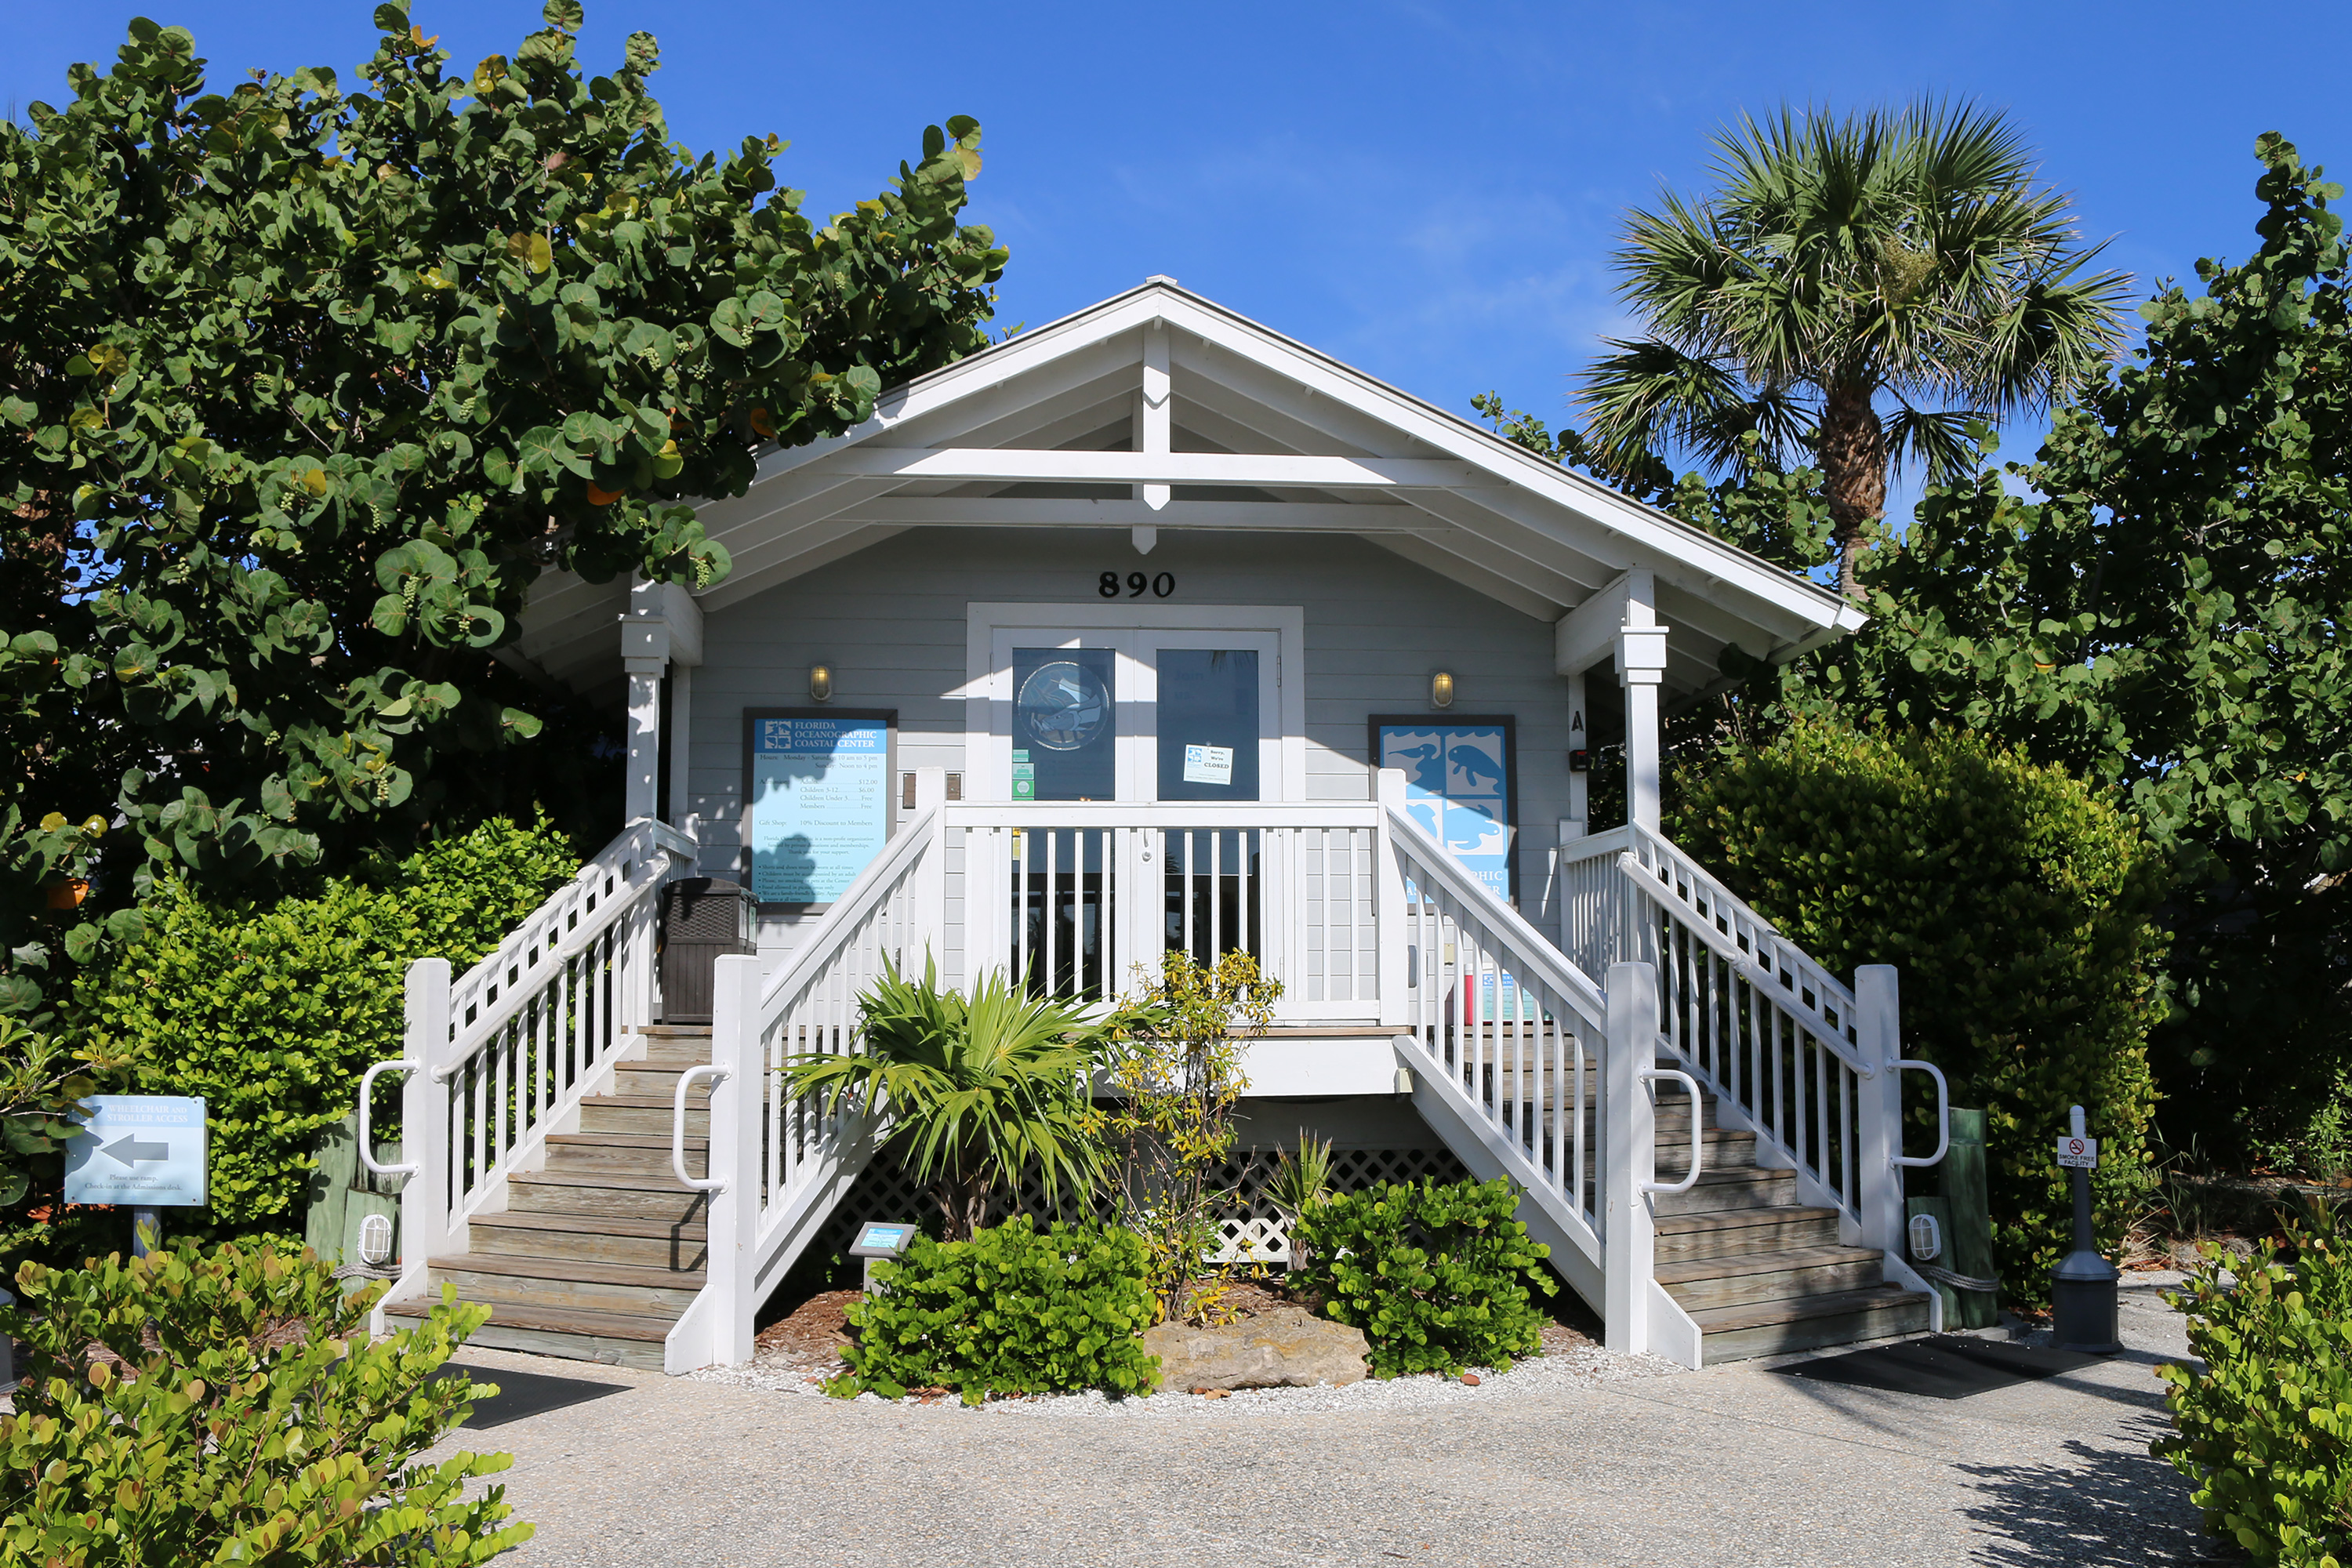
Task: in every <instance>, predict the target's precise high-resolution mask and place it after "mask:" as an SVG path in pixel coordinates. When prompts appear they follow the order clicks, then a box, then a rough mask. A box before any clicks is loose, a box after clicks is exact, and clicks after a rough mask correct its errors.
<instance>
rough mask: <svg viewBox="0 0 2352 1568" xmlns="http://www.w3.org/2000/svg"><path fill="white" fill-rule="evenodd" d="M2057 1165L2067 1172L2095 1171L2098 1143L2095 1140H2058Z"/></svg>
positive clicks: (2097, 1161)
mask: <svg viewBox="0 0 2352 1568" xmlns="http://www.w3.org/2000/svg"><path fill="white" fill-rule="evenodd" d="M2058 1163H2059V1164H2060V1165H2062V1166H2064V1167H2065V1168H2066V1169H2068V1170H2084V1171H2095V1170H2097V1169H2098V1168H2099V1141H2098V1140H2097V1139H2095V1138H2061V1139H2059V1140H2058Z"/></svg>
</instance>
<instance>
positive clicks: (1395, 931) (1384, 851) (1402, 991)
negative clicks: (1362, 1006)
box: [1372, 768, 1412, 1025]
mask: <svg viewBox="0 0 2352 1568" xmlns="http://www.w3.org/2000/svg"><path fill="white" fill-rule="evenodd" d="M1372 781H1373V784H1372V792H1373V798H1375V799H1376V800H1378V801H1379V802H1380V804H1381V815H1380V817H1379V819H1378V820H1377V821H1376V822H1375V823H1374V824H1373V827H1372V833H1373V838H1372V854H1373V871H1374V874H1375V875H1376V876H1377V877H1378V878H1379V879H1380V881H1379V885H1378V886H1377V887H1375V888H1374V889H1373V891H1372V896H1373V898H1374V899H1376V900H1379V901H1378V903H1377V904H1376V905H1375V906H1374V908H1373V911H1372V914H1373V919H1374V920H1376V921H1378V922H1379V926H1378V929H1377V931H1375V933H1374V935H1373V943H1374V951H1375V952H1377V953H1378V955H1379V958H1378V963H1379V974H1380V987H1381V1023H1382V1024H1392V1025H1402V1024H1407V1023H1410V1022H1411V1021H1412V1009H1411V1007H1410V1006H1409V1005H1408V1003H1409V998H1408V997H1407V995H1406V991H1407V989H1408V985H1409V980H1408V975H1409V973H1410V971H1409V967H1408V960H1409V959H1410V957H1411V956H1412V955H1410V954H1408V953H1407V952H1405V947H1406V944H1407V942H1408V939H1409V938H1410V936H1411V934H1412V921H1411V920H1410V919H1409V918H1408V917H1407V914H1406V910H1405V905H1404V899H1405V893H1404V873H1403V871H1402V870H1401V869H1399V868H1398V866H1397V858H1396V846H1395V845H1394V844H1392V843H1391V841H1390V838H1389V813H1391V812H1392V811H1399V812H1401V811H1402V810H1403V809H1404V770H1403V769H1402V768H1381V770H1379V771H1378V772H1377V773H1373V775H1372Z"/></svg>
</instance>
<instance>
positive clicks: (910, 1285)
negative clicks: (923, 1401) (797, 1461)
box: [835, 1215, 1160, 1405]
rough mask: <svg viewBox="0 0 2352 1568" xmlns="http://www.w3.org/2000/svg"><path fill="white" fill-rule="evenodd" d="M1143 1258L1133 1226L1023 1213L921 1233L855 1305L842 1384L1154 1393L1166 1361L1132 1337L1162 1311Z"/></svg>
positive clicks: (898, 1389) (880, 1390) (976, 1395)
mask: <svg viewBox="0 0 2352 1568" xmlns="http://www.w3.org/2000/svg"><path fill="white" fill-rule="evenodd" d="M1148 1264H1149V1258H1148V1257H1147V1255H1146V1252H1145V1249H1144V1245H1143V1241H1142V1239H1141V1238H1140V1237H1138V1236H1136V1235H1135V1233H1134V1232H1132V1231H1128V1230H1120V1229H1117V1228H1113V1227H1109V1226H1099V1225H1082V1226H1067V1225H1064V1224H1062V1223H1060V1222H1059V1221H1056V1222H1055V1225H1054V1226H1053V1228H1052V1229H1050V1230H1048V1231H1046V1232H1045V1234H1043V1235H1040V1234H1039V1233H1038V1231H1037V1229H1036V1227H1035V1226H1034V1225H1033V1224H1032V1223H1031V1221H1030V1219H1029V1216H1028V1215H1019V1216H1016V1217H1015V1218H1013V1219H1010V1220H1007V1221H1006V1222H1005V1223H1004V1224H1003V1225H1000V1226H993V1227H992V1228H990V1229H987V1230H982V1231H976V1232H974V1233H973V1235H972V1238H971V1240H970V1241H951V1242H940V1241H933V1240H932V1239H931V1238H930V1237H917V1238H916V1240H915V1243H914V1245H913V1246H912V1247H908V1249H907V1256H906V1258H905V1259H904V1260H903V1261H902V1262H898V1263H887V1264H883V1265H881V1266H879V1267H877V1268H876V1269H875V1281H876V1284H877V1287H878V1289H877V1293H876V1294H875V1295H873V1296H871V1297H868V1298H867V1299H866V1300H862V1301H858V1302H855V1303H853V1304H852V1305H851V1307H850V1309H849V1326H850V1329H851V1331H852V1332H853V1333H854V1334H855V1335H856V1341H857V1342H856V1345H854V1346H853V1347H852V1348H851V1349H850V1350H849V1351H848V1352H847V1353H846V1354H845V1358H844V1359H845V1360H846V1361H847V1362H848V1363H849V1366H850V1372H849V1374H848V1375H847V1377H845V1379H843V1380H842V1383H841V1385H840V1386H839V1387H838V1388H836V1389H835V1392H837V1393H841V1394H856V1393H859V1392H863V1391H867V1390H870V1391H872V1392H874V1393H876V1394H881V1395H883V1396H884V1397H885V1398H888V1399H896V1398H898V1397H899V1396H900V1395H901V1394H905V1393H906V1392H907V1390H908V1389H909V1388H952V1389H954V1390H955V1391H956V1392H957V1393H959V1394H962V1395H963V1399H964V1403H965V1404H967V1405H977V1404H979V1403H980V1402H981V1400H982V1397H983V1396H984V1395H986V1394H991V1393H995V1394H1055V1393H1067V1392H1071V1391H1075V1390H1079V1389H1087V1388H1099V1389H1102V1390H1104V1391H1105V1392H1106V1393H1109V1394H1149V1393H1150V1392H1151V1390H1152V1388H1153V1386H1154V1385H1155V1384H1158V1383H1159V1381H1160V1366H1159V1360H1158V1358H1157V1357H1154V1356H1152V1355H1150V1354H1148V1353H1147V1352H1145V1351H1144V1348H1143V1342H1142V1341H1141V1340H1140V1339H1139V1338H1138V1337H1137V1336H1138V1335H1139V1334H1141V1333H1142V1331H1144V1330H1145V1329H1148V1328H1150V1326H1151V1324H1152V1323H1153V1322H1154V1321H1156V1318H1157V1313H1156V1312H1155V1310H1154V1302H1153V1300H1152V1295H1151V1287H1150V1283H1149V1282H1148V1279H1147V1274H1146V1270H1147V1267H1148Z"/></svg>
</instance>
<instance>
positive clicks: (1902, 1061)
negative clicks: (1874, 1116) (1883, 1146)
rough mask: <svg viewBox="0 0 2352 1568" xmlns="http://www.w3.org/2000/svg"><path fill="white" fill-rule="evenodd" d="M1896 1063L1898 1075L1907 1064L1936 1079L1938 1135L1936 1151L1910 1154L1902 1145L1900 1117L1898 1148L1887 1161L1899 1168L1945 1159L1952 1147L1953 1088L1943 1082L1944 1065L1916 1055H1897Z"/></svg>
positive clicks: (1906, 1168) (1908, 1168)
mask: <svg viewBox="0 0 2352 1568" xmlns="http://www.w3.org/2000/svg"><path fill="white" fill-rule="evenodd" d="M1893 1067H1894V1070H1895V1076H1896V1077H1897V1078H1900V1077H1901V1076H1902V1074H1903V1069H1904V1068H1912V1069H1913V1070H1915V1071H1917V1072H1924V1073H1926V1074H1927V1076H1928V1077H1930V1078H1932V1079H1935V1080H1936V1131H1937V1139H1936V1152H1934V1153H1932V1154H1930V1155H1928V1156H1927V1158H1926V1159H1924V1160H1915V1159H1911V1158H1908V1157H1907V1156H1906V1155H1905V1154H1904V1152H1903V1145H1902V1142H1901V1141H1900V1138H1901V1133H1900V1130H1901V1127H1902V1123H1901V1122H1899V1121H1898V1122H1896V1123H1895V1126H1896V1129H1897V1132H1896V1138H1897V1141H1896V1142H1895V1152H1894V1154H1893V1155H1892V1157H1891V1158H1890V1159H1889V1161H1888V1163H1890V1164H1892V1165H1894V1166H1895V1167H1896V1168H1897V1169H1905V1170H1916V1169H1919V1168H1920V1167H1922V1166H1927V1165H1939V1164H1941V1163H1943V1160H1944V1156H1945V1155H1946V1154H1947V1153H1948V1152H1950V1151H1951V1147H1952V1091H1951V1088H1950V1086H1949V1085H1948V1084H1947V1083H1945V1082H1944V1069H1943V1068H1939V1067H1937V1065H1936V1064H1935V1063H1934V1062H1927V1061H1921V1060H1919V1059H1918V1058H1915V1057H1898V1058H1895V1062H1894V1064H1893Z"/></svg>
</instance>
